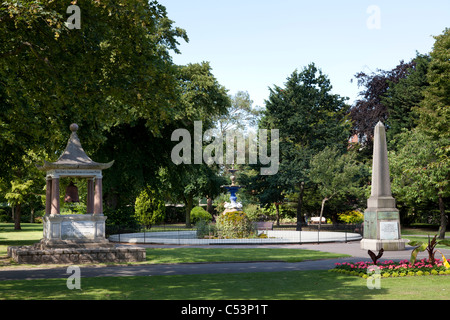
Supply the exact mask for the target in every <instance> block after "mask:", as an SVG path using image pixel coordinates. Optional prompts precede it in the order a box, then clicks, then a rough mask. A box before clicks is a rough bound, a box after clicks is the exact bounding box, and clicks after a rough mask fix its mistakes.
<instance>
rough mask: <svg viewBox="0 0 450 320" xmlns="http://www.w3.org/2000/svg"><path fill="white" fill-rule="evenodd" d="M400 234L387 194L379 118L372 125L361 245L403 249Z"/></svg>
mask: <svg viewBox="0 0 450 320" xmlns="http://www.w3.org/2000/svg"><path fill="white" fill-rule="evenodd" d="M405 243H406V240H404V239H401V237H400V215H399V212H398V209H397V208H396V206H395V199H394V198H393V197H392V194H391V181H390V179H389V162H388V154H387V144H386V131H385V127H384V125H383V123H381V121H379V122H378V123H377V125H376V126H375V132H374V142H373V160H372V190H371V194H370V198H369V199H367V209H366V210H365V211H364V234H363V239H362V240H361V249H365V250H380V249H381V248H383V249H384V250H385V251H396V250H404V249H405Z"/></svg>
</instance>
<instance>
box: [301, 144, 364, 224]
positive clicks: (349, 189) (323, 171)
mask: <svg viewBox="0 0 450 320" xmlns="http://www.w3.org/2000/svg"><path fill="white" fill-rule="evenodd" d="M361 172H362V166H361V165H360V164H358V163H357V162H356V160H355V157H354V154H353V153H342V152H341V151H340V150H338V149H336V148H335V147H325V149H323V151H320V152H319V153H317V154H315V155H314V156H313V157H312V158H311V160H310V170H309V173H308V175H309V179H310V180H311V182H313V183H315V184H317V186H318V192H319V193H320V195H321V196H322V197H323V198H322V205H321V208H320V220H319V230H320V226H321V221H322V216H323V213H324V208H325V203H326V202H327V201H328V200H331V199H332V198H333V197H338V196H343V195H346V194H359V193H360V188H359V187H360V178H361V176H362V175H361Z"/></svg>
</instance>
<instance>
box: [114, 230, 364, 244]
mask: <svg viewBox="0 0 450 320" xmlns="http://www.w3.org/2000/svg"><path fill="white" fill-rule="evenodd" d="M259 233H265V234H266V235H267V238H247V239H198V238H197V235H196V231H163V232H147V233H123V234H120V235H119V234H116V235H111V236H110V237H109V241H111V242H121V243H135V244H144V243H153V244H174V245H185V244H191V245H214V244H289V243H317V242H345V241H355V240H361V238H362V237H361V235H360V234H358V233H352V232H328V231H327V232H320V233H318V232H317V231H282V230H267V231H260V232H259Z"/></svg>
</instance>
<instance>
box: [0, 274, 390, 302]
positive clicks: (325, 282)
mask: <svg viewBox="0 0 450 320" xmlns="http://www.w3.org/2000/svg"><path fill="white" fill-rule="evenodd" d="M387 291H388V289H379V290H375V289H374V290H370V289H368V288H367V286H366V280H364V279H361V278H358V277H352V276H345V275H338V274H336V273H331V272H328V271H288V272H260V273H236V274H206V275H176V276H149V277H114V278H110V277H98V278H81V290H69V289H67V287H66V279H47V280H28V281H2V282H0V299H38V300H40V299H44V300H45V299H55V300H59V299H61V300H62V299H72V300H74V299H81V300H110V299H134V300H140V299H151V300H190V299H193V300H205V299H206V300H234V299H246V300H252V299H257V300H306V299H323V300H362V299H372V298H374V296H375V297H376V296H377V295H384V294H386V293H387Z"/></svg>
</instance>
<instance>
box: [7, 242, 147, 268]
mask: <svg viewBox="0 0 450 320" xmlns="http://www.w3.org/2000/svg"><path fill="white" fill-rule="evenodd" d="M8 257H11V258H13V259H14V260H15V261H16V262H17V263H28V264H55V263H56V264H74V263H105V262H139V261H144V260H145V259H146V252H145V248H139V247H116V248H97V249H90V248H76V249H75V248H73V249H70V248H65V249H35V248H30V247H29V246H17V247H8Z"/></svg>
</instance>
